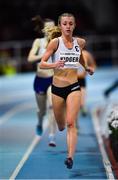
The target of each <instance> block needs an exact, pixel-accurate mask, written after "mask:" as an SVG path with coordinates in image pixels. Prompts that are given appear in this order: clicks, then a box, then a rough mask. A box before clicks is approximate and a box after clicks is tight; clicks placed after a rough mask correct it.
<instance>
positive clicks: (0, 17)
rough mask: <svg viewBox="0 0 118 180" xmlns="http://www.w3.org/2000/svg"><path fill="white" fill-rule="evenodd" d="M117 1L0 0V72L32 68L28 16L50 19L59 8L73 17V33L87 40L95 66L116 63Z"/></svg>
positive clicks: (24, 70)
mask: <svg viewBox="0 0 118 180" xmlns="http://www.w3.org/2000/svg"><path fill="white" fill-rule="evenodd" d="M117 7H118V1H116V0H112V1H111V0H89V1H88V0H74V1H73V0H64V1H61V0H60V1H59V0H50V1H49V0H40V1H39V0H28V1H24V0H17V1H16V0H12V1H7V0H1V1H0V27H1V30H0V75H4V74H7V75H10V74H15V73H19V72H29V71H34V69H35V67H34V66H33V65H32V64H30V63H27V55H28V52H29V50H30V48H31V45H32V42H33V40H34V38H36V37H38V36H39V35H38V34H36V32H35V31H34V27H33V25H32V22H31V18H32V17H34V16H35V15H37V14H39V15H41V17H42V18H51V19H54V20H55V22H56V23H57V19H58V16H59V15H60V14H61V13H63V12H71V13H73V14H74V15H75V17H76V23H77V27H76V29H75V34H76V35H78V36H83V37H84V38H86V40H87V48H88V49H89V50H90V51H91V52H92V53H93V55H94V56H95V59H96V63H97V66H98V67H103V66H104V67H111V66H112V67H114V66H117V65H118V60H117V59H118V51H117V49H118V23H117V17H118V11H117Z"/></svg>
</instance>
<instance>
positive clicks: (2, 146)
mask: <svg viewBox="0 0 118 180" xmlns="http://www.w3.org/2000/svg"><path fill="white" fill-rule="evenodd" d="M34 76H35V75H34V73H27V74H17V75H15V76H11V77H7V76H1V77H0V180H3V179H108V175H107V172H106V168H105V165H104V163H103V154H102V153H101V150H100V145H99V142H98V139H97V136H96V131H95V128H94V123H93V121H94V119H93V116H92V113H91V112H92V110H93V109H94V108H95V107H96V106H97V105H99V104H104V103H106V100H105V98H104V96H103V92H104V90H105V89H106V88H107V87H108V86H109V85H110V84H111V83H112V82H114V81H115V78H117V77H118V69H117V68H112V69H111V68H106V69H104V68H103V69H99V68H98V69H97V70H96V72H95V74H94V75H93V76H87V108H88V111H89V114H88V115H87V116H86V117H83V116H82V115H81V113H80V115H79V116H78V124H79V133H78V143H77V150H76V153H75V157H74V165H73V168H72V169H71V170H69V169H67V168H66V167H65V165H64V160H65V158H66V153H67V147H66V130H64V131H63V132H59V131H57V134H56V145H57V146H56V147H49V146H48V129H47V121H46V117H45V123H44V133H43V135H42V137H39V136H37V135H36V133H35V129H36V124H37V114H36V102H35V96H34V91H33V80H34ZM117 100H118V89H117V90H115V91H114V92H113V93H112V95H111V96H110V99H109V101H117Z"/></svg>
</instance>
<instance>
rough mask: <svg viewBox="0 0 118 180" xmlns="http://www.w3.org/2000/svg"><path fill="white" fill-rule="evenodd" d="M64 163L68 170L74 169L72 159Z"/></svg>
mask: <svg viewBox="0 0 118 180" xmlns="http://www.w3.org/2000/svg"><path fill="white" fill-rule="evenodd" d="M64 163H65V165H66V166H67V168H68V169H72V167H73V160H72V158H67V159H66V160H65V162H64Z"/></svg>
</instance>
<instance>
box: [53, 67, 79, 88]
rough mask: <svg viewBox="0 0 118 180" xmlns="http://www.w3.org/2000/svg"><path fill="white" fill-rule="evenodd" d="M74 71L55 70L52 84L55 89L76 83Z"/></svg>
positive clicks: (75, 71) (75, 72)
mask: <svg viewBox="0 0 118 180" xmlns="http://www.w3.org/2000/svg"><path fill="white" fill-rule="evenodd" d="M77 81H78V79H77V70H76V69H70V68H69V69H56V70H54V76H53V84H54V85H55V86H57V87H66V86H68V85H70V84H73V83H75V82H77Z"/></svg>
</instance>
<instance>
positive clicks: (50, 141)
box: [48, 135, 56, 147]
mask: <svg viewBox="0 0 118 180" xmlns="http://www.w3.org/2000/svg"><path fill="white" fill-rule="evenodd" d="M48 145H49V146H51V147H56V143H55V137H54V135H49V144H48Z"/></svg>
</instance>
